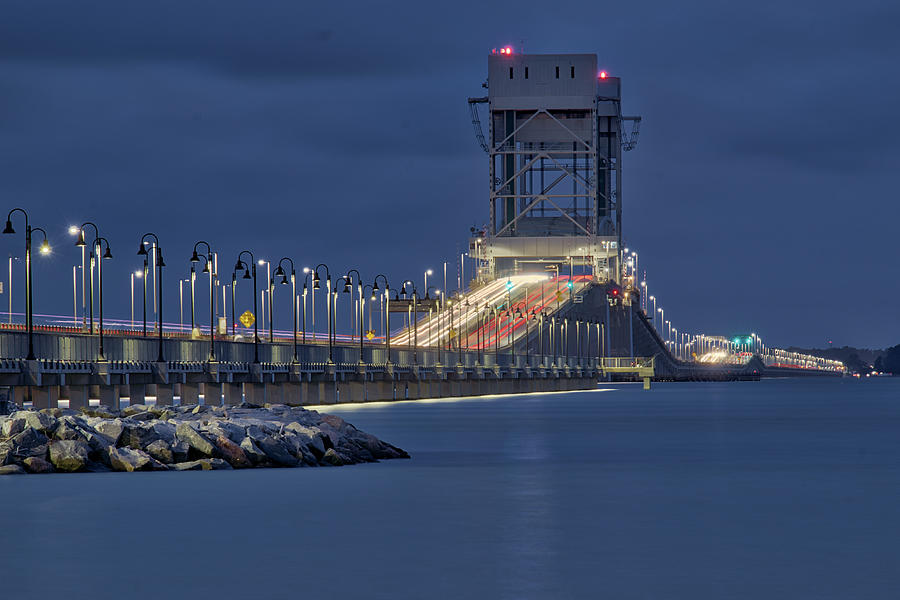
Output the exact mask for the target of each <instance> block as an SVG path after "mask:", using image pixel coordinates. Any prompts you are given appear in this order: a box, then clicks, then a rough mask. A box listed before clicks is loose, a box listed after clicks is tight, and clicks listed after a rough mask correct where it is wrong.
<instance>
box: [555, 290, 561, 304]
mask: <svg viewBox="0 0 900 600" xmlns="http://www.w3.org/2000/svg"><path fill="white" fill-rule="evenodd" d="M562 299H563V293H562V291H561V290H560V291H558V292H556V300H557V302H558V301H560V300H562Z"/></svg>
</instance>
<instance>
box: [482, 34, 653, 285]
mask: <svg viewBox="0 0 900 600" xmlns="http://www.w3.org/2000/svg"><path fill="white" fill-rule="evenodd" d="M485 86H486V87H487V88H488V92H489V94H488V96H487V97H484V98H470V99H469V106H470V108H471V110H472V118H473V124H474V125H475V127H476V136H477V137H478V140H479V143H480V144H481V146H482V148H483V149H484V150H485V151H486V152H487V154H488V157H489V172H490V196H489V198H490V217H489V226H488V228H487V230H486V231H482V232H474V233H475V234H476V235H475V236H474V237H473V238H472V240H470V248H469V249H470V256H472V257H475V258H476V260H477V264H478V273H477V276H478V278H479V279H482V280H490V279H495V278H498V277H505V276H507V275H510V274H516V273H523V272H537V271H542V270H544V268H550V269H552V268H553V265H554V264H556V265H557V267H556V268H557V269H558V268H559V265H561V264H562V263H565V264H566V265H568V268H569V269H570V270H571V269H572V268H573V267H578V268H579V269H580V271H581V272H582V273H590V274H592V275H593V276H594V277H595V278H596V279H598V280H600V281H605V280H607V279H613V280H616V281H619V277H620V273H619V271H620V269H619V268H618V265H619V264H620V260H619V256H620V252H621V248H622V153H623V151H626V150H631V149H632V148H633V147H634V145H635V143H636V141H637V132H638V125H639V123H640V117H623V116H622V111H621V102H620V100H621V93H620V92H621V82H620V80H619V78H617V77H609V76H607V74H606V73H605V72H598V70H597V56H596V55H594V54H515V53H513V52H512V51H511V49H509V48H505V49H503V50H501V51H500V52H496V51H495V52H494V53H493V54H491V55H490V56H489V57H488V80H487V83H486V84H485ZM480 103H486V104H487V105H488V135H487V138H486V139H485V136H484V134H483V133H482V129H481V123H480V118H479V114H478V105H479V104H480ZM541 263H544V264H543V266H542V265H541Z"/></svg>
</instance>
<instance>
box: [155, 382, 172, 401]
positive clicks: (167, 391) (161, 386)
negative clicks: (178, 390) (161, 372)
mask: <svg viewBox="0 0 900 600" xmlns="http://www.w3.org/2000/svg"><path fill="white" fill-rule="evenodd" d="M173 387H174V386H173V385H172V384H171V383H157V384H156V405H157V406H172V404H174V398H173V396H174V390H173V389H172V388H173Z"/></svg>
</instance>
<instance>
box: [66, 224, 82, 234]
mask: <svg viewBox="0 0 900 600" xmlns="http://www.w3.org/2000/svg"><path fill="white" fill-rule="evenodd" d="M79 231H81V227H79V226H78V225H69V235H78V232H79Z"/></svg>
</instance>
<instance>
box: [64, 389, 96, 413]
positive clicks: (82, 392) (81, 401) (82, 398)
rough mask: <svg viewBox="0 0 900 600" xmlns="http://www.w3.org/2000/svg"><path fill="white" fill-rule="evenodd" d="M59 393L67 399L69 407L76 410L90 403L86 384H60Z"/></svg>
mask: <svg viewBox="0 0 900 600" xmlns="http://www.w3.org/2000/svg"><path fill="white" fill-rule="evenodd" d="M60 395H61V396H64V397H65V398H67V399H68V400H69V408H74V409H75V410H78V409H79V408H85V407H87V406H89V405H90V401H89V394H88V387H87V386H86V385H67V386H61V387H60Z"/></svg>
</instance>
